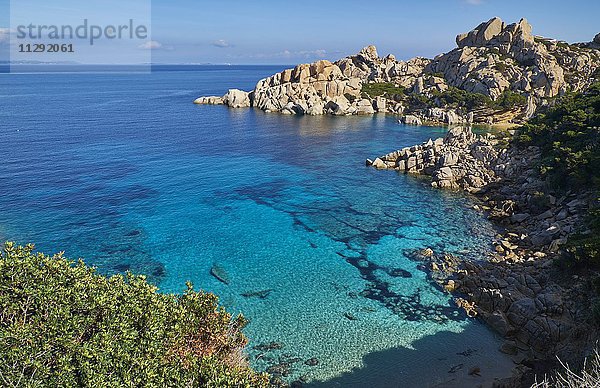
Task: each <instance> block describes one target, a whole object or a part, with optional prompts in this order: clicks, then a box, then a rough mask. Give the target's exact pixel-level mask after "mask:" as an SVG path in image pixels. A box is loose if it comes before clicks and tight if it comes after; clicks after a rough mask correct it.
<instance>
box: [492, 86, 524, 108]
mask: <svg viewBox="0 0 600 388" xmlns="http://www.w3.org/2000/svg"><path fill="white" fill-rule="evenodd" d="M526 104H527V97H525V96H524V95H522V94H519V93H517V92H513V91H512V90H508V89H506V90H505V91H504V92H502V95H501V96H500V97H499V98H498V99H497V100H496V101H492V102H491V103H489V106H490V107H491V108H496V109H504V110H507V109H513V108H517V107H523V106H525V105H526Z"/></svg>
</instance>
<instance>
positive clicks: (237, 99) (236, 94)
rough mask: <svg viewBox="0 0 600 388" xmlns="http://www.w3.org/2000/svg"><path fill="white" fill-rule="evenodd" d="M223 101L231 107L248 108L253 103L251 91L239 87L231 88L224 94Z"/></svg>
mask: <svg viewBox="0 0 600 388" xmlns="http://www.w3.org/2000/svg"><path fill="white" fill-rule="evenodd" d="M223 103H224V104H225V105H227V106H228V107H230V108H248V107H249V106H251V105H252V103H251V101H250V93H248V92H244V91H243V90H239V89H230V90H229V91H228V92H227V94H226V95H224V96H223Z"/></svg>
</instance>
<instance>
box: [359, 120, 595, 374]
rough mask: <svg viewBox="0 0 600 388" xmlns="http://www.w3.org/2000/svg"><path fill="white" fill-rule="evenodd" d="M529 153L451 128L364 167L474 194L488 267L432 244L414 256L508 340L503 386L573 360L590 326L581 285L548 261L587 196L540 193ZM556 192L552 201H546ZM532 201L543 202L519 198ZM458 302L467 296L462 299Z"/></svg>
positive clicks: (585, 347)
mask: <svg viewBox="0 0 600 388" xmlns="http://www.w3.org/2000/svg"><path fill="white" fill-rule="evenodd" d="M539 158H540V151H539V150H537V149H535V147H529V148H527V149H525V150H523V149H517V148H516V146H510V147H508V148H506V146H503V145H502V144H500V143H499V142H498V141H497V140H496V139H495V138H494V137H493V136H492V135H489V134H485V135H475V134H474V133H473V132H472V131H471V129H464V128H462V127H456V128H452V129H450V130H449V132H448V134H447V135H446V137H445V138H443V139H436V140H435V141H434V140H429V141H428V142H427V143H424V144H422V145H417V146H413V147H408V148H405V149H402V150H399V151H395V152H392V153H390V154H388V155H385V156H382V157H379V158H376V159H375V160H374V161H371V160H367V163H366V164H367V166H372V167H374V168H377V169H393V170H396V171H398V172H399V173H406V174H410V175H415V176H429V177H431V179H432V186H433V187H436V188H443V189H451V190H458V191H463V192H466V193H468V194H470V195H473V196H474V197H475V198H477V199H478V200H479V201H481V203H482V205H481V206H479V205H475V208H476V210H478V211H480V212H482V213H484V214H485V215H486V217H487V218H488V219H489V220H490V221H491V222H492V223H493V225H494V226H495V227H497V228H498V230H502V231H504V232H503V233H499V234H498V235H497V236H496V241H495V242H494V246H495V250H494V251H491V252H490V253H491V254H492V257H491V259H490V260H489V261H484V262H482V263H473V262H469V261H465V260H464V259H461V258H459V257H454V256H451V255H447V254H445V253H444V252H433V251H432V250H431V249H429V248H425V249H423V250H422V251H421V252H419V253H418V254H417V255H416V257H415V259H416V260H420V261H422V262H423V263H425V265H426V266H427V267H428V274H429V276H430V277H431V278H432V279H433V280H434V281H436V282H437V283H438V285H439V286H440V287H441V288H443V289H445V290H446V291H447V292H449V293H451V294H453V295H454V296H455V302H456V304H457V305H458V306H459V307H461V308H463V309H464V310H465V311H466V312H467V314H468V315H469V316H472V317H477V318H478V319H480V320H481V321H483V322H484V323H486V324H487V325H488V327H490V328H491V329H492V330H493V331H495V332H496V333H498V334H499V335H500V336H501V337H503V338H504V339H505V341H504V343H503V344H502V346H501V349H500V350H501V351H502V352H503V353H505V354H508V355H510V356H511V357H512V358H513V361H514V362H515V368H514V376H513V378H512V379H510V380H508V381H506V382H505V383H506V384H509V385H512V386H514V385H517V386H519V385H521V384H524V383H525V382H526V383H531V382H532V381H533V377H534V375H535V374H536V373H542V374H544V373H545V372H547V371H549V370H550V369H552V367H554V366H556V365H557V358H556V357H559V358H560V359H561V360H563V361H567V362H576V361H578V360H579V359H581V358H582V357H583V356H585V355H586V353H588V352H589V351H590V350H591V349H589V344H590V343H591V344H593V341H590V339H591V338H593V337H595V335H596V334H595V333H596V329H595V328H594V327H591V326H590V325H589V323H588V322H587V321H586V306H587V303H586V302H587V300H586V295H587V294H588V287H587V284H586V282H585V279H582V278H580V277H579V276H577V275H574V274H564V273H561V271H560V269H559V268H557V267H556V266H555V265H554V258H555V257H557V256H558V255H559V254H560V249H561V245H563V244H565V243H566V240H567V238H568V237H569V236H570V235H571V234H572V233H574V232H575V228H576V226H577V225H578V224H579V223H580V221H581V209H582V208H583V207H584V206H585V204H586V203H588V201H589V199H590V198H589V195H587V194H586V193H580V194H577V193H570V192H569V193H565V194H564V195H562V196H559V195H558V193H551V192H547V191H546V190H545V188H544V185H543V182H542V181H541V180H540V179H539V177H538V176H537V173H536V172H535V171H534V169H533V168H531V167H530V165H531V164H532V163H531V162H532V161H535V160H538V159H539ZM553 194H555V195H553ZM532 195H535V196H537V198H536V200H537V201H538V202H540V203H539V204H538V205H539V206H538V208H534V207H535V206H534V205H535V201H533V202H532V201H529V202H528V201H526V200H524V199H526V198H528V197H531V196H532ZM463 298H464V299H463Z"/></svg>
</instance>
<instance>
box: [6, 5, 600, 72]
mask: <svg viewBox="0 0 600 388" xmlns="http://www.w3.org/2000/svg"><path fill="white" fill-rule="evenodd" d="M73 1H74V0H53V1H52V2H48V1H47V0H12V2H13V7H15V4H20V5H22V4H26V3H28V4H29V5H28V6H27V7H25V8H23V7H21V9H26V17H27V18H28V19H30V20H31V21H32V22H34V23H35V22H38V23H41V22H42V21H43V20H44V18H45V17H47V15H48V14H49V10H48V7H52V8H53V9H54V11H55V12H65V13H68V12H69V10H70V9H71V10H72V9H73V7H74V4H75V3H74V2H73ZM129 1H131V0H127V1H125V0H121V3H122V4H125V3H128V2H129ZM137 1H143V2H145V3H146V4H147V5H148V9H150V5H151V12H152V14H151V15H152V16H151V20H152V23H151V31H152V36H151V39H149V41H148V42H145V44H143V45H138V46H136V49H139V50H148V51H149V52H150V54H151V58H152V61H153V62H155V63H214V64H222V63H231V64H296V63H301V62H312V61H314V60H317V59H329V60H336V59H339V58H342V57H344V56H347V55H351V54H354V53H357V52H358V51H360V49H361V48H362V47H364V46H367V45H369V44H374V45H376V46H377V48H378V51H379V54H380V55H386V54H388V53H392V54H394V55H396V57H397V58H399V59H409V58H412V57H414V56H425V57H430V58H431V57H434V56H436V55H438V54H440V53H443V52H447V51H449V50H451V49H453V48H454V47H455V37H456V35H457V34H459V33H461V32H467V31H469V30H471V29H472V28H474V27H475V26H477V25H478V24H479V23H481V22H482V21H487V20H489V19H490V18H492V17H494V16H498V17H500V18H502V19H503V20H504V21H505V22H507V23H513V22H518V21H519V19H520V18H522V17H525V18H527V19H528V20H529V22H530V23H531V24H532V25H533V32H534V34H536V35H542V36H547V37H552V38H556V39H560V40H565V41H568V42H582V41H590V40H592V39H593V37H594V35H595V34H597V33H599V32H600V17H599V16H598V15H600V1H594V0H587V1H581V0H570V1H564V0H562V1H558V0H545V1H527V0H519V1H515V0H423V1H414V0H412V1H389V0H388V1H384V0H369V1H365V0H344V1H336V0H329V1H327V0H319V1H317V0H303V1H300V2H291V1H271V0H254V1H251V0H221V1H214V0H211V1H205V0H154V1H151V2H150V0H137ZM94 2H98V3H99V4H105V3H106V0H104V1H100V0H87V1H86V2H80V3H82V4H84V3H85V4H92V3H94ZM36 4H37V5H39V6H36ZM86 6H87V5H86ZM119 11H120V8H119V6H117V7H106V6H104V7H102V6H101V7H92V6H91V5H90V6H89V10H87V11H85V15H84V14H83V13H81V12H79V13H81V15H79V14H78V13H77V12H72V13H73V15H72V16H76V17H80V18H81V19H83V18H84V17H87V18H90V19H92V18H99V19H103V20H110V18H111V17H113V18H115V17H114V15H116V14H119ZM21 13H23V12H21ZM123 14H124V13H123ZM9 15H10V1H9V0H0V46H6V45H7V41H8V39H7V33H9V32H10V16H9ZM22 16H23V15H22ZM134 17H135V16H134ZM120 21H121V19H119V20H114V23H118V22H120ZM44 23H47V21H44Z"/></svg>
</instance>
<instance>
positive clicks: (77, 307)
mask: <svg viewBox="0 0 600 388" xmlns="http://www.w3.org/2000/svg"><path fill="white" fill-rule="evenodd" d="M156 291H157V288H156V287H154V286H152V285H150V284H148V283H147V282H146V280H145V278H144V277H143V276H133V275H128V276H127V277H123V276H120V275H117V276H113V277H110V278H106V277H103V276H100V275H98V274H96V272H95V271H94V269H92V268H89V267H87V266H85V265H84V263H83V262H81V261H79V262H78V263H74V262H72V261H69V260H67V259H64V258H63V257H62V255H61V254H58V255H54V256H53V257H49V256H46V255H43V254H41V253H37V254H36V253H34V252H33V246H31V245H28V246H26V247H20V246H19V247H17V246H15V245H14V244H12V243H6V244H5V245H4V250H3V252H2V253H1V254H0V385H2V386H53V387H73V386H98V387H105V386H115V387H118V386H156V387H163V386H171V387H174V386H177V387H181V386H194V387H195V386H207V387H230V386H235V387H239V386H242V387H243V386H247V387H250V386H253V387H254V386H266V385H267V383H266V381H267V380H266V377H265V376H262V375H257V374H255V373H254V372H253V371H251V370H250V369H249V367H248V365H247V362H246V359H245V357H244V355H243V348H244V346H245V345H246V342H247V341H246V338H245V337H244V336H243V335H242V333H241V332H240V329H241V327H242V326H243V324H244V321H243V318H241V317H237V318H235V319H232V317H231V315H229V314H228V313H226V312H225V311H224V310H223V309H222V308H220V307H218V304H217V297H216V296H214V295H213V294H209V293H204V292H195V291H193V288H192V286H191V285H190V284H188V289H187V291H185V293H184V294H183V295H165V294H159V293H157V292H156Z"/></svg>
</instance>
